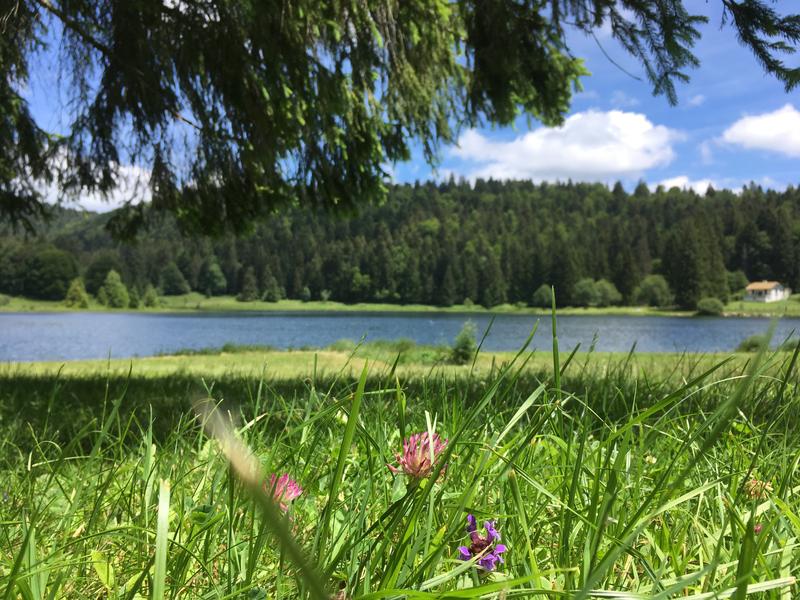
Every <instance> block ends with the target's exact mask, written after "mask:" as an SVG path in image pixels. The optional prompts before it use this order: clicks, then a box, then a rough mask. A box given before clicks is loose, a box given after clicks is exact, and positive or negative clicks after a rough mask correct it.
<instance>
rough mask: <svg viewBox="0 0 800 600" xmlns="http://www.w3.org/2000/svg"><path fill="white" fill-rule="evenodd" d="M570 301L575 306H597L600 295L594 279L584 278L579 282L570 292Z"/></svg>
mask: <svg viewBox="0 0 800 600" xmlns="http://www.w3.org/2000/svg"><path fill="white" fill-rule="evenodd" d="M572 299H573V302H574V304H575V306H584V307H586V306H597V304H598V303H599V301H600V295H599V293H598V291H597V284H595V282H594V279H592V278H591V277H584V278H583V279H581V280H579V281H578V283H576V284H575V288H574V289H573V291H572Z"/></svg>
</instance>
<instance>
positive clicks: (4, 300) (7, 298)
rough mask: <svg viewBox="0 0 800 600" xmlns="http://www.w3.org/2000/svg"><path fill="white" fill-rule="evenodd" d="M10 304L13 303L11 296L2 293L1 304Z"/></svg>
mask: <svg viewBox="0 0 800 600" xmlns="http://www.w3.org/2000/svg"><path fill="white" fill-rule="evenodd" d="M9 304H11V297H10V296H6V295H5V294H0V306H8V305H9Z"/></svg>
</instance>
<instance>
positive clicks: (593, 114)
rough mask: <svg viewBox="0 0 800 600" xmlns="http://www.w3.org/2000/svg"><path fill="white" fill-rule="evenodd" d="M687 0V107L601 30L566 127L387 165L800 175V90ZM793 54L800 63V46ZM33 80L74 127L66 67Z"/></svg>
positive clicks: (599, 178) (495, 135) (714, 181)
mask: <svg viewBox="0 0 800 600" xmlns="http://www.w3.org/2000/svg"><path fill="white" fill-rule="evenodd" d="M686 1H687V6H688V7H689V9H690V10H692V11H696V10H699V11H704V14H706V15H707V16H708V17H709V18H710V21H709V23H708V24H706V25H704V26H701V27H700V30H701V33H702V38H701V39H700V40H699V41H698V42H697V44H696V46H695V49H694V53H695V55H696V56H697V57H698V58H699V60H700V66H699V68H697V69H692V70H690V71H689V72H688V74H689V76H690V81H689V82H688V83H686V84H678V105H677V106H671V105H670V104H669V103H668V102H667V99H666V98H665V97H663V96H658V97H654V96H653V95H652V93H651V86H650V84H649V82H648V81H647V80H646V78H645V76H644V73H643V69H642V67H641V65H639V63H638V62H637V61H636V60H635V59H633V58H632V57H631V56H630V55H628V54H627V53H626V52H625V51H624V50H623V49H622V48H621V47H620V46H619V44H618V43H617V42H616V41H615V40H614V39H613V38H612V37H611V36H610V31H608V30H599V31H598V32H597V33H596V37H597V39H596V40H595V39H594V38H592V37H586V36H584V35H583V34H581V33H578V32H574V33H573V34H571V35H570V37H569V45H570V48H571V50H572V52H573V54H574V55H575V56H579V57H581V58H583V59H584V60H585V63H586V67H587V68H588V70H589V71H590V72H591V75H590V76H588V77H585V78H583V80H582V85H583V91H582V92H580V93H578V94H576V95H575V97H574V99H573V103H572V108H571V110H570V111H569V113H568V115H567V117H566V120H565V122H564V124H563V125H562V126H561V127H557V128H547V127H543V126H541V125H540V124H538V123H537V122H536V121H529V119H528V118H527V117H524V116H521V117H520V118H519V119H517V122H516V123H515V126H514V127H501V128H499V127H494V128H493V127H485V128H480V129H474V130H466V131H463V132H461V134H460V136H459V139H458V143H457V144H456V145H453V146H450V147H445V148H443V149H442V152H441V155H440V162H439V164H438V165H437V166H436V168H432V167H431V166H430V165H428V164H427V163H426V162H425V161H424V159H423V158H422V152H421V151H420V150H419V147H418V146H416V147H415V148H414V151H413V153H412V159H411V160H410V161H408V162H404V163H398V164H394V165H387V170H388V171H389V173H390V174H391V176H392V178H393V179H394V181H395V182H398V183H406V182H414V181H417V180H419V181H423V180H427V179H437V180H440V179H446V178H449V177H450V176H451V175H452V176H454V177H455V178H457V179H458V178H462V177H463V178H465V179H467V180H469V181H474V180H475V179H476V178H490V177H491V178H494V179H532V180H534V181H536V182H541V181H551V182H555V181H566V180H567V179H571V180H573V181H587V182H601V183H606V184H609V185H611V184H613V183H614V182H616V181H622V182H623V184H624V185H625V186H626V187H627V188H628V189H632V188H633V187H634V186H635V185H636V183H637V182H639V181H645V182H646V183H647V184H648V185H650V186H651V187H653V188H655V187H656V186H657V185H664V186H666V187H672V186H678V187H686V188H692V189H694V190H696V191H698V192H699V193H703V192H705V190H706V188H707V187H708V185H713V186H714V187H715V188H717V189H721V188H728V189H733V190H738V189H740V188H741V187H742V186H744V185H747V184H748V183H750V182H755V183H757V184H760V185H762V186H763V187H765V188H773V189H783V188H785V187H786V186H787V185H790V184H791V185H798V184H800V169H799V167H800V90H795V91H793V92H790V93H787V92H785V90H784V88H783V85H782V84H781V83H780V82H779V81H777V80H776V79H774V78H772V77H770V76H768V75H766V74H765V73H764V71H763V70H762V68H761V67H760V65H759V64H758V63H757V62H756V59H755V57H754V56H753V55H752V53H751V52H750V51H749V50H748V49H746V48H744V47H742V46H741V45H740V44H739V43H738V42H737V40H736V37H735V32H734V31H733V30H732V29H731V28H730V27H729V26H725V27H721V12H720V10H721V9H720V6H719V5H720V4H721V3H720V2H717V1H714V2H701V1H700V0H686ZM775 7H776V9H777V10H778V11H779V12H783V13H786V12H789V11H790V10H794V11H797V9H798V7H800V0H780V1H779V2H777V3H776V4H775ZM601 46H602V49H601ZM612 60H613V62H612ZM786 61H787V63H788V64H790V65H792V66H798V65H800V55H797V56H789V57H787V59H786ZM615 63H616V64H615ZM28 85H29V98H30V100H31V102H32V110H33V112H34V115H35V117H36V118H37V120H39V122H40V124H41V125H43V126H44V127H45V128H47V129H49V130H51V131H58V130H63V129H64V123H63V119H64V118H65V117H64V115H65V114H66V111H65V110H63V108H64V107H63V105H61V103H62V102H63V101H62V100H60V98H62V97H63V95H62V94H60V93H59V89H63V85H62V83H61V82H59V81H58V80H57V77H56V75H55V74H54V73H53V72H50V71H47V70H46V69H42V70H39V71H38V72H37V71H34V72H33V73H32V77H31V80H30V81H29V84H28ZM122 175H123V177H122V179H123V182H124V184H125V186H127V188H129V189H130V188H131V187H132V186H133V185H134V184H132V183H131V182H134V181H136V180H137V179H141V178H146V175H147V174H146V173H144V172H142V170H141V169H140V168H139V167H137V166H134V165H124V166H123V168H122ZM125 186H123V187H125ZM48 195H52V196H55V195H56V191H55V190H51V191H50V193H49V194H48ZM129 196H130V194H125V193H124V191H121V192H120V193H119V194H116V195H115V196H114V197H113V198H112V201H111V202H110V203H105V202H103V200H102V198H100V197H99V196H97V195H95V196H88V197H87V196H83V197H82V198H81V202H80V206H82V207H84V208H86V209H88V210H100V211H104V210H110V209H111V208H114V207H116V206H117V205H119V203H120V200H121V198H123V197H129Z"/></svg>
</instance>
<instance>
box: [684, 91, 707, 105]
mask: <svg viewBox="0 0 800 600" xmlns="http://www.w3.org/2000/svg"><path fill="white" fill-rule="evenodd" d="M705 101H706V97H705V96H704V95H703V94H696V95H694V96H692V97H691V98H689V102H688V104H689V106H702V104H703V103H704V102H705Z"/></svg>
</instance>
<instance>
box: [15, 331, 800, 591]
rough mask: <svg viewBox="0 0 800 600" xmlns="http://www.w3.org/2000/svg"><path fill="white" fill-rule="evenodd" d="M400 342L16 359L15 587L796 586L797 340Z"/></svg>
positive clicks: (799, 552)
mask: <svg viewBox="0 0 800 600" xmlns="http://www.w3.org/2000/svg"><path fill="white" fill-rule="evenodd" d="M396 350H397V348H396V347H395V346H392V345H386V346H385V347H380V344H378V345H372V346H364V347H359V348H355V347H348V346H347V344H345V343H343V344H341V345H340V346H339V347H338V348H335V349H329V350H327V351H324V352H310V351H309V352H290V353H285V352H283V353H282V352H265V351H260V350H257V349H250V350H247V349H236V350H235V351H231V352H228V353H225V354H215V353H208V354H195V355H184V356H176V357H155V358H152V359H135V360H134V361H117V362H111V363H110V364H109V363H108V362H107V361H98V362H95V363H74V364H68V365H66V366H65V367H64V368H63V369H62V370H61V372H60V373H59V372H58V366H57V365H55V364H53V365H42V364H34V365H11V366H6V367H4V368H3V369H2V370H0V450H2V452H0V469H2V472H1V473H0V488H2V489H0V523H1V524H2V527H0V590H1V591H2V593H3V594H4V597H5V598H24V599H26V600H28V599H45V598H54V599H55V598H131V599H134V598H159V599H161V598H209V599H211V598H218V599H223V598H332V597H333V598H337V599H345V598H477V597H491V598H512V597H524V598H559V597H569V598H587V597H600V598H609V597H611V598H653V597H655V598H676V597H681V598H684V597H690V598H727V597H734V598H744V597H755V598H781V599H789V598H792V597H794V596H795V594H796V593H797V586H796V585H795V583H794V576H795V575H796V573H797V571H798V565H799V564H800V549H799V548H798V545H797V539H798V536H799V535H800V501H798V497H797V493H798V491H800V473H798V461H800V453H799V452H798V450H799V449H800V439H798V436H797V422H798V421H797V419H798V417H799V416H800V411H798V407H799V404H798V402H799V401H800V399H799V398H798V376H797V372H796V366H795V361H796V358H797V357H796V356H795V354H793V353H790V352H779V353H774V354H769V355H765V356H761V355H757V354H749V355H737V356H734V357H731V358H724V357H721V356H706V357H693V356H690V355H683V356H678V355H656V356H648V355H640V356H627V355H589V354H580V355H579V354H576V355H573V356H568V355H564V354H559V353H558V352H557V350H556V351H555V352H553V353H552V354H551V353H541V352H537V353H536V354H530V353H526V352H524V351H523V352H520V353H519V354H512V353H508V354H500V355H486V356H483V355H479V356H478V357H477V359H476V361H475V362H474V364H467V365H464V366H450V365H444V364H440V363H439V362H438V359H437V358H436V357H435V356H430V355H429V354H424V353H425V352H428V353H430V352H432V350H431V349H418V348H409V349H408V355H407V356H406V357H405V358H401V354H399V353H397V352H396ZM421 353H422V354H421ZM281 360H283V361H284V362H281ZM204 425H205V426H204ZM434 432H435V433H436V434H438V435H439V436H441V439H442V440H446V444H445V445H444V446H443V448H441V449H440V451H439V452H436V453H435V454H434V453H432V452H431V451H430V450H428V449H427V448H426V449H424V452H420V453H417V454H414V452H413V448H412V453H411V457H412V458H416V460H418V461H422V463H425V459H427V460H428V462H427V468H426V469H422V470H421V471H420V470H417V471H415V472H414V476H409V475H406V474H405V473H404V471H403V469H402V468H400V470H399V472H397V473H395V472H393V471H392V470H390V468H389V465H391V466H393V467H402V465H401V464H400V463H399V462H398V458H397V456H396V454H397V453H400V452H402V450H403V440H404V439H406V438H408V437H409V436H411V435H412V434H416V433H425V434H428V435H429V436H430V437H433V434H434ZM430 459H433V460H432V461H431V460H430ZM420 473H422V475H423V476H421V477H418V475H420ZM272 474H274V475H277V476H281V475H284V474H285V475H288V477H289V478H291V479H292V480H293V481H295V482H296V483H297V484H298V486H299V487H300V488H302V492H301V493H300V494H299V495H298V496H297V497H296V498H295V499H293V500H291V501H289V500H288V496H287V495H282V491H281V489H282V488H281V489H278V488H277V487H276V486H275V485H273V486H270V484H269V481H270V475H272ZM276 495H277V496H278V501H279V502H278V503H273V502H272V500H271V498H272V497H274V496H276ZM280 504H283V508H285V511H284V510H283V508H282V507H281V506H280ZM468 515H474V517H475V518H476V520H477V527H478V531H477V532H476V534H477V535H478V536H479V538H478V542H481V543H479V544H477V545H476V544H475V541H474V539H471V538H470V534H469V533H468V532H467V531H466V529H465V528H466V526H467V517H468ZM485 521H494V528H496V530H497V531H499V534H500V537H501V539H500V540H494V541H493V542H492V543H491V544H489V546H487V547H484V542H485V541H486V539H487V538H486V534H485V530H484V529H483V525H484V522H485ZM480 536H483V537H480ZM500 544H502V545H503V546H505V552H503V553H502V554H500V556H501V557H502V558H503V561H504V562H502V563H501V562H497V563H496V564H495V565H494V568H493V569H491V570H487V569H485V568H483V567H481V566H480V565H481V564H482V562H481V561H482V558H484V557H485V556H486V555H487V553H491V552H494V551H497V550H498V548H499V545H500ZM462 546H463V547H465V548H467V549H468V550H469V552H470V557H471V558H472V559H471V560H466V561H465V560H463V556H462V554H463V551H460V550H459V547H462Z"/></svg>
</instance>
